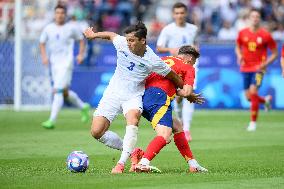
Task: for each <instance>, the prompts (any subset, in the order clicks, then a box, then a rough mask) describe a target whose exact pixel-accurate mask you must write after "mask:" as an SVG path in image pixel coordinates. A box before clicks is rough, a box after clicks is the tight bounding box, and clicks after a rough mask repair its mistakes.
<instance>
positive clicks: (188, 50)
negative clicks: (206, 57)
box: [178, 45, 200, 58]
mask: <svg viewBox="0 0 284 189" xmlns="http://www.w3.org/2000/svg"><path fill="white" fill-rule="evenodd" d="M178 54H184V55H192V56H194V57H195V58H199V57H200V53H199V52H198V51H197V50H196V49H195V48H194V47H193V46H190V45H185V46H182V47H181V48H180V49H179V50H178Z"/></svg>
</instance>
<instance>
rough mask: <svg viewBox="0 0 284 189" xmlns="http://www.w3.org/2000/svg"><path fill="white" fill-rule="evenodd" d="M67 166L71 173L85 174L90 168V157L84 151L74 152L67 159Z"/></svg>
mask: <svg viewBox="0 0 284 189" xmlns="http://www.w3.org/2000/svg"><path fill="white" fill-rule="evenodd" d="M66 164H67V169H69V170H70V171H71V172H74V173H78V172H85V171H86V170H87V169H88V167H89V157H88V156H87V154H85V153H84V152H82V151H73V152H72V153H71V154H69V156H68V157H67V160H66Z"/></svg>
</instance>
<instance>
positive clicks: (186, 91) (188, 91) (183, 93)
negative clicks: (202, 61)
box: [177, 84, 193, 97]
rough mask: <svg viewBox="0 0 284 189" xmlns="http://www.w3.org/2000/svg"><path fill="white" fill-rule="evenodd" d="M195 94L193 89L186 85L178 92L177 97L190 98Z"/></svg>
mask: <svg viewBox="0 0 284 189" xmlns="http://www.w3.org/2000/svg"><path fill="white" fill-rule="evenodd" d="M192 93H193V87H192V86H191V85H188V84H185V85H184V86H183V88H182V89H180V90H178V91H177V95H178V96H181V97H189V96H190V95H191V94H192Z"/></svg>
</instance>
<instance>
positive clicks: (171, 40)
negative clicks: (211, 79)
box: [157, 2, 198, 141]
mask: <svg viewBox="0 0 284 189" xmlns="http://www.w3.org/2000/svg"><path fill="white" fill-rule="evenodd" d="M172 13H173V19H174V22H173V23H170V24H168V25H167V26H165V27H164V28H163V29H162V31H161V34H160V36H159V37H158V41H157V51H158V52H160V53H170V54H171V55H173V56H176V55H177V52H178V50H179V48H180V47H181V46H183V45H191V46H192V45H195V47H196V36H197V31H198V28H197V26H195V25H193V24H189V23H187V22H186V17H187V7H186V5H185V4H183V3H180V2H178V3H175V4H174V5H173V8H172ZM195 71H197V66H196V65H195ZM196 75H197V74H196ZM195 83H196V82H195ZM195 85H196V84H195ZM194 87H195V86H194ZM174 110H175V112H176V116H177V117H178V119H179V120H181V121H182V124H183V129H184V133H185V136H186V138H187V140H188V141H191V139H192V138H191V135H190V124H191V120H192V114H193V111H194V104H193V103H190V102H189V101H187V100H186V99H182V98H181V97H177V99H176V101H175V104H174Z"/></svg>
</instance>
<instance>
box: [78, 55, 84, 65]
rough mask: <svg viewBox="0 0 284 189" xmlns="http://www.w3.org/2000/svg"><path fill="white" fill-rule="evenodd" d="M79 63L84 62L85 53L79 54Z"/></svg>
mask: <svg viewBox="0 0 284 189" xmlns="http://www.w3.org/2000/svg"><path fill="white" fill-rule="evenodd" d="M76 59H77V62H78V64H82V63H83V60H84V55H81V54H78V56H77V57H76Z"/></svg>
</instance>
